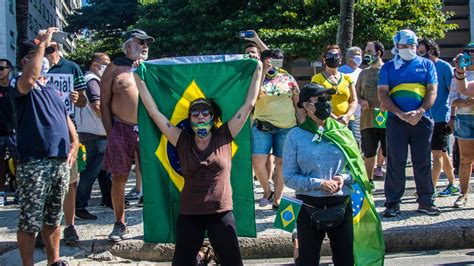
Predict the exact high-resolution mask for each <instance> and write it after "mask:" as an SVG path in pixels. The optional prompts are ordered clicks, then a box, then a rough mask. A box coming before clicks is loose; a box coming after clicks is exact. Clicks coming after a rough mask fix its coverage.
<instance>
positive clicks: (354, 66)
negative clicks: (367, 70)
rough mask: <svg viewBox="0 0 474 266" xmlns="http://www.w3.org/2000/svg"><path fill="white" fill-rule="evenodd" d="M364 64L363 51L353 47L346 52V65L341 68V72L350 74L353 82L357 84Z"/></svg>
mask: <svg viewBox="0 0 474 266" xmlns="http://www.w3.org/2000/svg"><path fill="white" fill-rule="evenodd" d="M361 64H362V50H361V49H360V48H359V47H357V46H353V47H351V48H349V49H348V50H347V52H346V64H344V65H342V66H340V67H339V69H338V70H339V72H341V73H344V74H348V75H349V76H351V78H352V81H354V83H357V78H358V77H359V74H360V72H361V71H362V69H361V68H359V66H360V65H361Z"/></svg>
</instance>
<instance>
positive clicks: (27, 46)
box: [19, 41, 38, 59]
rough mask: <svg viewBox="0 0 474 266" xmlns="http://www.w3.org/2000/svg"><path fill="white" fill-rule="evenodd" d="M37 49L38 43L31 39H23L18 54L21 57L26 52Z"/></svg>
mask: <svg viewBox="0 0 474 266" xmlns="http://www.w3.org/2000/svg"><path fill="white" fill-rule="evenodd" d="M36 49H38V45H36V44H34V43H33V41H24V42H22V43H21V44H20V49H19V56H20V59H23V57H25V56H26V55H27V54H29V53H32V52H34V51H36Z"/></svg>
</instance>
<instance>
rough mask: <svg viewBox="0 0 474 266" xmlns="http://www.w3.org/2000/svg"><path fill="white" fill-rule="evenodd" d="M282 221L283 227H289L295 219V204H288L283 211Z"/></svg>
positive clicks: (281, 214)
mask: <svg viewBox="0 0 474 266" xmlns="http://www.w3.org/2000/svg"><path fill="white" fill-rule="evenodd" d="M280 217H281V223H282V224H283V227H287V226H288V225H289V224H291V223H292V222H293V221H294V220H295V212H294V211H293V205H291V204H290V205H288V206H287V207H286V208H285V209H284V210H283V211H282V212H281V213H280Z"/></svg>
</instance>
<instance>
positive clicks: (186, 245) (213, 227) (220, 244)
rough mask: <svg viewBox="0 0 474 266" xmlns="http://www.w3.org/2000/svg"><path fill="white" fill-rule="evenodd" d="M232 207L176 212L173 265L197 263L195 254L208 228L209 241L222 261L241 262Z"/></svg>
mask: <svg viewBox="0 0 474 266" xmlns="http://www.w3.org/2000/svg"><path fill="white" fill-rule="evenodd" d="M235 227H236V226H235V218H234V214H233V213H232V211H227V212H223V213H216V214H206V215H182V214H180V215H179V216H178V223H177V230H176V246H175V250H174V256H173V265H174V266H181V265H182V266H189V265H196V263H197V262H196V256H197V254H198V252H199V249H200V248H201V246H202V244H203V242H204V233H205V231H206V229H207V234H208V236H209V241H210V242H211V245H212V248H213V249H214V251H215V252H216V254H217V256H219V259H220V261H221V265H223V266H227V265H243V264H242V258H241V256H240V249H239V242H238V239H237V234H236V229H235Z"/></svg>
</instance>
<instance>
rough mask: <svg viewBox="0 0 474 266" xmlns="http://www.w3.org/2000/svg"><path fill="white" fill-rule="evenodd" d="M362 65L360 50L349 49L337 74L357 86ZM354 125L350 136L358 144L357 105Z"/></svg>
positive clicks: (355, 47) (358, 106) (358, 118)
mask: <svg viewBox="0 0 474 266" xmlns="http://www.w3.org/2000/svg"><path fill="white" fill-rule="evenodd" d="M361 64H362V50H361V49H360V48H359V47H357V46H353V47H351V48H349V49H348V50H347V52H346V64H344V65H342V66H340V67H339V69H338V70H339V72H341V73H344V74H347V75H349V76H351V78H352V81H354V84H357V79H359V75H360V72H362V69H361V68H360V67H359V66H360V65H361ZM354 116H355V119H354V125H353V127H352V134H354V137H355V139H356V141H357V143H359V144H360V140H361V138H362V137H361V135H360V105H357V110H356V111H355V113H354Z"/></svg>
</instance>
